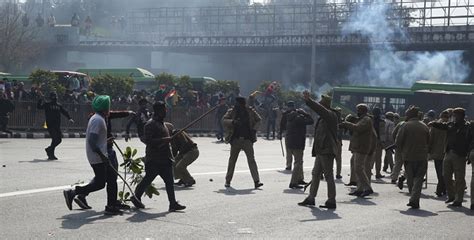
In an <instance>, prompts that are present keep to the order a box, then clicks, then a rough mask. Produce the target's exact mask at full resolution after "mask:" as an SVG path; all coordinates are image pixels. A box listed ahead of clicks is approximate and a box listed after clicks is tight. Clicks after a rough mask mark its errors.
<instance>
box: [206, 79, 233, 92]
mask: <svg viewBox="0 0 474 240" xmlns="http://www.w3.org/2000/svg"><path fill="white" fill-rule="evenodd" d="M204 92H205V93H207V94H216V93H218V92H223V93H224V94H229V93H231V92H235V93H239V92H240V86H239V83H238V82H237V81H228V80H217V82H207V83H206V84H204Z"/></svg>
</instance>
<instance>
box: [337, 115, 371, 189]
mask: <svg viewBox="0 0 474 240" xmlns="http://www.w3.org/2000/svg"><path fill="white" fill-rule="evenodd" d="M344 125H345V126H346V127H347V128H348V129H349V130H351V131H352V136H351V141H350V144H349V150H350V151H351V152H352V154H353V155H354V169H355V175H356V176H357V180H356V182H357V190H356V191H367V190H369V189H371V187H370V179H369V176H370V175H368V173H370V170H371V168H370V165H371V160H370V155H371V154H372V153H373V152H374V148H375V130H374V128H373V123H372V119H371V118H370V117H369V116H367V115H364V116H361V117H360V119H359V121H358V122H357V123H355V124H354V123H350V122H344Z"/></svg>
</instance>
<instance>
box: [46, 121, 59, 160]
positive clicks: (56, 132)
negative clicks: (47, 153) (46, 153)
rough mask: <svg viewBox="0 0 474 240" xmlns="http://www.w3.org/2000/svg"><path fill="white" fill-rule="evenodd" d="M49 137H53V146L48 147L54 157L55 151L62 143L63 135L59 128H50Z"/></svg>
mask: <svg viewBox="0 0 474 240" xmlns="http://www.w3.org/2000/svg"><path fill="white" fill-rule="evenodd" d="M48 132H49V136H50V137H51V145H50V146H49V147H48V148H49V149H50V150H51V152H52V153H53V155H54V149H55V148H56V147H57V146H58V145H59V144H60V143H61V142H62V138H63V134H62V133H61V129H60V128H59V126H57V127H52V126H48Z"/></svg>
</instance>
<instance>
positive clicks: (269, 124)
mask: <svg viewBox="0 0 474 240" xmlns="http://www.w3.org/2000/svg"><path fill="white" fill-rule="evenodd" d="M275 124H276V120H275V119H269V120H268V122H267V139H269V138H270V132H272V138H273V139H275Z"/></svg>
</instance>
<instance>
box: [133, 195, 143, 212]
mask: <svg viewBox="0 0 474 240" xmlns="http://www.w3.org/2000/svg"><path fill="white" fill-rule="evenodd" d="M130 201H132V203H133V206H135V207H136V208H138V209H140V208H145V205H144V204H143V203H142V201H141V199H137V198H134V197H132V198H131V200H130Z"/></svg>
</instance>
